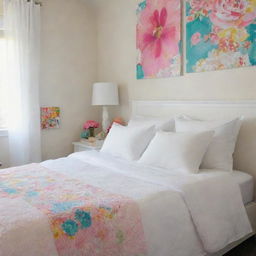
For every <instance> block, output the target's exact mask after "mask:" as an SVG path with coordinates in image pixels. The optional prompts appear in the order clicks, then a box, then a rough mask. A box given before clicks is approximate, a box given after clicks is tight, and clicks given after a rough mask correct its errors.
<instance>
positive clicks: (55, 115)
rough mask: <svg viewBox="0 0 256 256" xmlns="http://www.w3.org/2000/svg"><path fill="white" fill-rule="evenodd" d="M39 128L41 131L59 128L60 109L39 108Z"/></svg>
mask: <svg viewBox="0 0 256 256" xmlns="http://www.w3.org/2000/svg"><path fill="white" fill-rule="evenodd" d="M41 128H42V129H54V128H55V129H56V128H60V108H59V107H43V108H41Z"/></svg>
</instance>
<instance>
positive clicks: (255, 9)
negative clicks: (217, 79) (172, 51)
mask: <svg viewBox="0 0 256 256" xmlns="http://www.w3.org/2000/svg"><path fill="white" fill-rule="evenodd" d="M186 18H187V23H186V27H187V41H186V44H187V72H203V71H213V70H222V69H229V68H238V67H247V66H253V65H256V0H187V2H186Z"/></svg>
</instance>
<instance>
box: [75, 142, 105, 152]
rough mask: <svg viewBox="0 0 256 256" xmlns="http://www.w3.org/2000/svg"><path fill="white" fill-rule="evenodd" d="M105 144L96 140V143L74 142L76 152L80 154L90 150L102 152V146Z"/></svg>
mask: <svg viewBox="0 0 256 256" xmlns="http://www.w3.org/2000/svg"><path fill="white" fill-rule="evenodd" d="M103 143H104V140H96V141H95V142H93V143H91V142H87V141H83V142H73V143H72V144H73V145H74V152H80V151H89V150H97V151H100V150H101V148H102V145H103Z"/></svg>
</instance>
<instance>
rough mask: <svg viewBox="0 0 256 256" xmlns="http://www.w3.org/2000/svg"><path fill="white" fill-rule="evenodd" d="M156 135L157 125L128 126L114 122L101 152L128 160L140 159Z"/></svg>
mask: <svg viewBox="0 0 256 256" xmlns="http://www.w3.org/2000/svg"><path fill="white" fill-rule="evenodd" d="M154 135H155V127H154V126H151V127H136V128H132V127H128V126H122V125H119V124H116V123H114V124H113V126H112V128H111V129H110V132H109V134H108V136H107V138H106V140H105V142H104V144H103V146H102V149H101V152H105V153H109V154H111V155H113V156H117V157H120V158H124V159H126V160H138V159H139V158H140V157H141V155H142V153H143V152H144V151H145V149H146V147H147V146H148V144H149V142H150V141H151V140H152V138H153V137H154Z"/></svg>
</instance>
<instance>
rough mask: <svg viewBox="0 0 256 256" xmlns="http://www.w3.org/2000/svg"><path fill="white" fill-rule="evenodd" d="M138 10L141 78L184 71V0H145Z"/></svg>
mask: <svg viewBox="0 0 256 256" xmlns="http://www.w3.org/2000/svg"><path fill="white" fill-rule="evenodd" d="M137 14H138V24H137V50H138V61H137V78H138V79H143V78H160V77H171V76H177V75H180V72H181V53H180V40H181V7H180V0H145V1H143V2H141V3H140V4H139V7H138V10H137Z"/></svg>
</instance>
